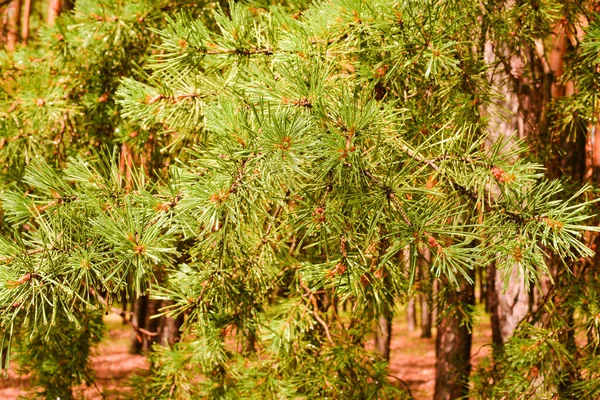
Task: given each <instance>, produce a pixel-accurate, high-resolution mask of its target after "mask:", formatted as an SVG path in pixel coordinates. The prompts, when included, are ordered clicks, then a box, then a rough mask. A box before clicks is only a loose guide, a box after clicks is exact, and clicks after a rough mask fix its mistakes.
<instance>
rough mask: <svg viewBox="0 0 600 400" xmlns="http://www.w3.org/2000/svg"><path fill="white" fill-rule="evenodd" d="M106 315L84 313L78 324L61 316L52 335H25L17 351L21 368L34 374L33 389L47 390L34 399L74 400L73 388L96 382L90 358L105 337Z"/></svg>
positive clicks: (41, 333) (35, 392)
mask: <svg viewBox="0 0 600 400" xmlns="http://www.w3.org/2000/svg"><path fill="white" fill-rule="evenodd" d="M59 313H60V311H59ZM102 314H103V313H102V312H98V311H94V312H87V311H83V312H80V313H78V315H77V319H76V320H75V321H77V322H76V323H74V322H73V319H72V318H71V317H69V316H65V315H63V314H62V313H61V314H59V315H58V316H57V321H56V323H55V325H54V326H53V327H52V333H50V331H49V330H46V331H34V332H32V333H31V334H30V335H23V336H24V337H23V338H22V339H21V340H20V341H19V346H18V349H17V354H18V358H17V359H18V363H19V367H20V369H21V371H22V372H24V373H28V372H31V381H32V384H33V387H43V388H44V391H43V392H41V393H40V392H37V391H32V393H31V394H32V395H35V396H37V395H41V396H44V397H46V398H49V399H57V398H60V399H73V398H75V397H74V395H75V394H74V393H73V391H72V390H73V387H75V386H78V385H79V384H81V383H82V382H85V383H86V384H87V385H89V384H92V383H93V382H94V371H93V369H92V366H91V360H90V355H91V353H92V348H93V346H94V345H96V344H98V343H99V342H100V339H101V338H102V335H103V331H104V325H103V323H102Z"/></svg>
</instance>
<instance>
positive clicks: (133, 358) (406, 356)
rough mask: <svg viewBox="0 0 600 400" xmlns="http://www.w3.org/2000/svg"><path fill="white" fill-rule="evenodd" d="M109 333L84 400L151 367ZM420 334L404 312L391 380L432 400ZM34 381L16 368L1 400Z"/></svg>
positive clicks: (477, 326)
mask: <svg viewBox="0 0 600 400" xmlns="http://www.w3.org/2000/svg"><path fill="white" fill-rule="evenodd" d="M477 310H478V313H477V317H476V320H475V322H474V326H473V348H472V352H471V354H472V361H473V365H474V366H475V365H477V364H478V363H479V361H480V360H481V359H482V358H483V357H485V356H487V355H488V354H489V352H490V347H489V345H488V344H489V343H490V342H491V334H490V332H491V330H490V322H489V316H488V315H486V314H485V313H484V312H483V311H482V307H481V306H478V307H477ZM106 323H107V333H106V336H105V338H104V340H103V341H102V343H101V344H100V346H99V347H98V349H97V351H96V353H95V356H94V357H93V361H92V363H93V366H94V370H95V371H96V385H95V386H94V385H93V386H91V387H87V388H86V387H81V390H80V394H81V397H82V398H84V399H93V400H96V399H98V400H99V399H114V398H117V397H118V393H123V391H126V390H127V387H126V386H127V382H128V379H129V377H130V376H131V375H132V374H134V373H135V372H136V371H139V370H140V369H147V368H148V362H147V361H146V358H145V357H144V356H141V355H131V354H129V353H128V351H127V350H128V346H129V341H130V338H131V332H130V328H129V326H127V325H123V324H122V322H121V321H120V319H119V317H118V316H107V317H106ZM420 335H421V332H420V330H419V329H417V330H416V331H414V332H409V331H408V329H407V324H406V317H405V313H404V310H401V311H400V312H399V313H398V315H397V317H396V318H395V321H394V329H393V333H392V344H391V359H390V375H392V376H395V377H397V378H399V379H400V380H402V381H403V382H404V383H405V384H406V385H408V387H409V388H410V391H411V393H412V395H413V396H414V398H415V399H416V400H429V399H431V398H432V397H433V391H434V388H435V330H434V331H433V337H434V338H433V339H423V338H421V337H420ZM29 386H30V379H29V377H28V376H27V375H25V376H19V375H18V373H17V372H16V371H15V368H14V364H12V366H11V370H10V371H9V373H8V378H7V379H0V399H3V400H4V399H5V400H10V399H16V398H17V397H18V396H24V397H25V398H27V397H29V396H27V390H28V389H29Z"/></svg>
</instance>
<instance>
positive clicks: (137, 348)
mask: <svg viewBox="0 0 600 400" xmlns="http://www.w3.org/2000/svg"><path fill="white" fill-rule="evenodd" d="M169 304H170V303H169V302H166V301H161V300H151V299H149V298H148V296H147V295H145V296H140V297H138V298H137V299H136V300H135V301H134V303H133V314H132V323H133V326H134V327H137V328H142V330H143V331H137V332H136V331H134V333H133V336H132V341H131V346H130V352H131V353H133V354H140V353H147V352H150V351H151V350H152V345H153V344H155V343H158V344H160V345H163V346H172V345H173V344H174V343H176V342H177V341H178V340H179V337H180V332H179V328H181V325H182V324H183V315H180V316H179V317H177V318H166V317H160V318H152V316H153V315H156V314H158V312H159V309H160V308H162V307H165V306H167V305H169ZM148 332H149V333H151V334H152V335H148Z"/></svg>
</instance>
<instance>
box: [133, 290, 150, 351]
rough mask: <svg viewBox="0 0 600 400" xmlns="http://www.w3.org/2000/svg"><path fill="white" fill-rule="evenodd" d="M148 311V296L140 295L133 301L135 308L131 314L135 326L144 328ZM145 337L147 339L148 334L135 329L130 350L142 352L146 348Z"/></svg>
mask: <svg viewBox="0 0 600 400" xmlns="http://www.w3.org/2000/svg"><path fill="white" fill-rule="evenodd" d="M147 311H148V296H140V297H138V298H137V299H135V300H134V301H133V310H132V315H131V323H132V324H133V326H135V327H142V328H143V327H144V324H145V321H146V314H147ZM145 339H146V340H147V337H146V335H143V334H141V333H139V332H136V331H133V333H132V337H131V345H130V346H129V352H130V353H131V354H140V353H141V352H142V351H143V349H144V340H145Z"/></svg>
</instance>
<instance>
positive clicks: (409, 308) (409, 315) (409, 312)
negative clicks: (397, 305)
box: [406, 296, 417, 332]
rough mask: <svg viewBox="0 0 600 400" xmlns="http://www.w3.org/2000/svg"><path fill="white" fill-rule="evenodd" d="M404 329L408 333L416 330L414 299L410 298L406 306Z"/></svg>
mask: <svg viewBox="0 0 600 400" xmlns="http://www.w3.org/2000/svg"><path fill="white" fill-rule="evenodd" d="M406 328H407V329H408V331H409V332H414V331H415V330H416V329H417V311H416V307H415V297H414V296H411V297H410V298H409V299H408V304H407V305H406Z"/></svg>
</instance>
